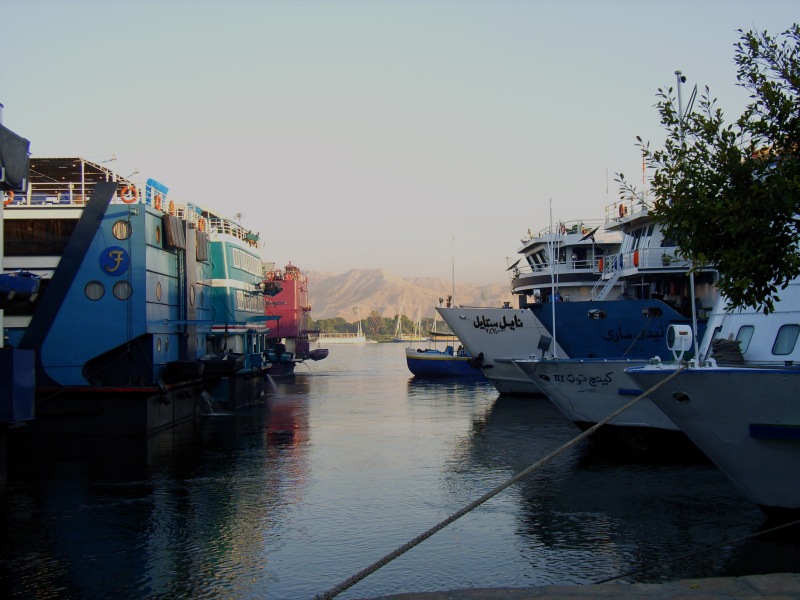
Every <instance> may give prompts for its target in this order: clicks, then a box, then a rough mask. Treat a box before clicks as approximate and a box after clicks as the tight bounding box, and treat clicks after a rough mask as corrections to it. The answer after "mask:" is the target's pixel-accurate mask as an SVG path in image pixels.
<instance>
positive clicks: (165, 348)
mask: <svg viewBox="0 0 800 600" xmlns="http://www.w3.org/2000/svg"><path fill="white" fill-rule="evenodd" d="M167 350H169V338H164V352H166V351H167Z"/></svg>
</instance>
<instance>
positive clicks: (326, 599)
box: [315, 365, 686, 600]
mask: <svg viewBox="0 0 800 600" xmlns="http://www.w3.org/2000/svg"><path fill="white" fill-rule="evenodd" d="M685 368H686V367H685V366H684V365H681V366H679V367H678V368H677V369H676V370H675V372H674V373H672V374H670V375H669V376H668V377H666V378H664V379H662V380H661V381H659V382H658V383H657V384H656V385H654V386H653V387H651V388H650V389H649V390H647V391H645V392H642V393H641V394H639V395H638V396H637V397H636V398H634V399H633V400H631V401H630V402H628V403H627V404H626V405H625V406H623V407H622V408H619V409H617V410H616V411H614V412H613V413H611V414H610V415H608V416H607V417H606V418H605V419H603V420H602V421H599V422H597V423H595V424H594V425H592V427H590V428H589V429H587V430H586V431H584V432H583V433H581V434H579V435H578V436H577V437H574V438H573V439H572V440H570V441H569V442H567V443H566V444H564V445H563V446H561V447H560V448H558V449H557V450H555V451H554V452H551V453H550V454H548V455H547V456H545V457H544V458H542V459H541V460H539V461H537V462H535V463H534V464H532V465H531V466H530V467H528V468H527V469H525V470H524V471H521V472H519V473H517V474H516V475H514V476H513V477H512V478H511V479H509V480H507V481H506V482H505V483H502V484H500V485H498V486H497V487H496V488H494V489H493V490H491V491H490V492H487V493H486V494H484V495H483V496H481V497H480V498H478V499H477V500H475V501H473V502H471V503H469V504H468V505H466V506H465V507H463V508H462V509H460V510H459V511H457V512H455V513H453V514H452V515H450V516H449V517H447V518H446V519H445V520H444V521H442V522H441V523H439V524H438V525H435V526H433V527H431V528H430V529H428V530H427V531H426V532H424V533H421V534H420V535H418V536H417V537H415V538H414V539H413V540H411V541H409V542H406V543H405V544H403V545H402V546H400V547H399V548H398V549H397V550H395V551H394V552H390V553H389V554H387V555H386V556H384V557H383V558H381V559H380V560H378V561H376V562H374V563H372V564H371V565H370V566H368V567H367V568H365V569H362V570H361V571H359V572H358V573H356V574H355V575H353V576H352V577H350V578H349V579H347V580H345V581H343V582H342V583H340V584H339V585H337V586H336V587H334V588H332V589H330V590H328V591H327V592H325V593H324V594H322V595H317V596H315V598H316V600H330V598H335V597H336V596H338V595H339V594H341V593H342V592H344V591H345V590H347V589H349V588H351V587H353V586H354V585H355V584H357V583H358V582H359V581H361V580H362V579H364V578H365V577H367V576H368V575H370V574H372V573H374V572H375V571H377V570H378V569H380V568H381V567H383V566H384V565H386V564H388V563H390V562H391V561H393V560H394V559H395V558H397V557H399V556H401V555H402V554H405V553H406V552H408V551H409V550H411V548H413V547H414V546H417V545H419V544H421V543H422V542H424V541H425V540H427V539H428V538H429V537H431V536H432V535H433V534H434V533H436V532H438V531H441V530H442V529H444V528H445V527H447V526H448V525H450V523H452V522H454V521H456V520H457V519H460V518H461V517H463V516H464V515H465V514H467V513H468V512H470V511H471V510H473V509H475V508H477V507H478V506H480V505H481V504H483V503H484V502H486V501H487V500H489V499H490V498H492V497H494V496H496V495H497V494H499V493H500V492H502V491H503V490H505V489H506V488H508V487H510V486H512V485H514V484H515V483H517V482H518V481H519V480H520V479H524V478H525V477H527V476H528V475H530V474H531V473H533V471H535V470H536V469H538V468H539V467H541V466H542V465H545V464H546V463H548V462H550V461H551V460H552V459H554V458H555V457H556V456H558V455H559V454H561V453H562V452H564V451H566V450H568V449H570V448H572V447H573V446H574V445H575V444H577V443H578V442H579V441H581V440H583V439H585V438H587V437H588V436H590V435H592V434H593V433H594V432H595V431H597V430H598V429H599V428H600V427H602V426H603V425H605V424H606V423H608V422H609V421H611V420H612V419H615V418H616V417H617V416H619V415H620V414H621V413H623V412H624V411H626V410H628V409H629V408H630V407H631V406H633V405H634V404H636V403H637V402H638V401H639V400H641V399H642V398H644V397H646V396H647V395H649V394H650V393H652V392H654V391H655V390H657V389H658V388H660V387H661V386H662V385H664V384H665V383H667V382H668V381H669V380H670V379H672V378H673V377H676V376H677V375H678V373H680V372H681V371H683V370H684V369H685Z"/></svg>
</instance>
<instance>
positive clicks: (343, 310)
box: [306, 269, 512, 322]
mask: <svg viewBox="0 0 800 600" xmlns="http://www.w3.org/2000/svg"><path fill="white" fill-rule="evenodd" d="M306 274H307V275H308V280H309V282H308V296H309V303H310V304H311V318H312V319H314V320H320V319H332V318H334V317H342V318H343V319H345V320H346V321H348V322H353V321H355V320H356V319H357V318H358V316H357V312H356V310H355V309H356V307H359V308H360V310H361V317H362V318H366V316H367V315H368V314H369V313H370V312H372V311H373V310H375V311H378V313H379V314H380V315H381V316H382V317H394V316H395V315H396V314H397V313H399V312H402V313H403V314H405V315H406V316H408V317H409V318H410V319H412V320H414V319H415V318H416V317H417V314H418V313H419V316H420V317H423V318H425V317H432V316H433V313H434V307H435V306H437V305H438V304H439V298H446V297H447V296H448V295H450V294H452V289H453V284H452V282H451V281H448V280H446V279H437V278H433V277H413V278H401V277H396V276H394V275H392V274H390V273H387V272H385V271H384V270H383V269H370V270H365V269H352V270H350V271H347V272H346V273H342V274H339V275H334V274H331V273H322V272H318V271H306ZM511 296H512V294H511V287H510V285H509V284H502V283H493V284H489V285H477V284H471V283H462V282H456V288H455V303H456V304H463V305H465V306H500V305H501V304H502V303H503V302H510V301H511V299H512V298H511Z"/></svg>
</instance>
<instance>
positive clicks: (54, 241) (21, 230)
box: [3, 219, 78, 256]
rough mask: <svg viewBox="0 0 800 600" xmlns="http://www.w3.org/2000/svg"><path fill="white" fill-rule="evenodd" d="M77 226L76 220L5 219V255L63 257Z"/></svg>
mask: <svg viewBox="0 0 800 600" xmlns="http://www.w3.org/2000/svg"><path fill="white" fill-rule="evenodd" d="M77 224H78V221H77V220H76V219H50V220H47V219H36V220H33V219H20V220H17V219H5V221H4V222H3V237H4V250H5V255H6V256H61V255H62V254H63V253H64V248H66V247H67V243H68V242H69V239H70V238H71V237H72V232H73V231H75V226H76V225H77Z"/></svg>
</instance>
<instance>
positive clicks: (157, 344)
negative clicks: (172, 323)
mask: <svg viewBox="0 0 800 600" xmlns="http://www.w3.org/2000/svg"><path fill="white" fill-rule="evenodd" d="M156 352H161V338H158V339H157V340H156Z"/></svg>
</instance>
